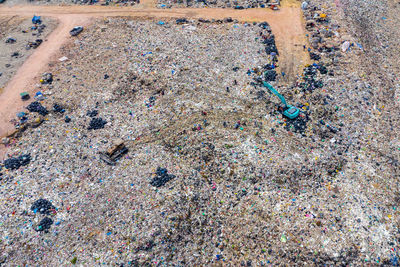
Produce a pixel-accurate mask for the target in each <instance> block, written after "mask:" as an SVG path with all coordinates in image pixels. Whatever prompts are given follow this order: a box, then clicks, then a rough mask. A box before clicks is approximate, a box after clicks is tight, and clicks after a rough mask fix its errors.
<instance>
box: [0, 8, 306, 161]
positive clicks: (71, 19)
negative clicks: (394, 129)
mask: <svg viewBox="0 0 400 267" xmlns="http://www.w3.org/2000/svg"><path fill="white" fill-rule="evenodd" d="M154 4H155V2H154V1H153V0H146V1H144V2H142V3H141V4H140V5H138V6H137V7H110V6H27V5H24V6H12V7H1V8H0V14H2V15H5V16H15V15H17V16H23V17H29V16H32V15H34V14H38V15H41V16H44V17H53V18H56V19H57V20H58V21H59V25H58V27H57V28H56V29H55V30H54V32H53V33H51V34H50V35H49V36H48V38H47V41H46V42H44V43H43V44H42V45H41V46H40V47H39V48H38V49H37V50H36V51H35V53H34V54H32V55H31V56H30V57H29V58H28V59H27V60H26V62H25V63H24V64H23V65H22V67H21V68H20V69H19V70H18V72H17V73H16V75H15V76H14V77H13V79H12V80H11V81H10V82H9V83H8V84H7V86H6V87H5V88H4V90H3V92H2V93H1V94H0V115H1V118H0V137H4V136H6V135H8V134H10V132H12V131H13V130H14V127H13V125H12V124H11V123H10V122H9V121H10V119H12V118H15V114H16V113H17V112H18V111H21V110H23V106H24V105H25V104H26V103H23V102H22V101H21V100H20V97H19V93H21V92H24V91H27V92H31V93H33V92H34V91H35V90H34V88H35V87H34V85H35V81H38V79H39V75H40V74H41V73H42V72H44V71H46V68H47V64H48V63H49V62H51V61H52V60H53V59H55V56H56V54H57V51H58V50H59V49H60V47H61V46H62V45H63V44H65V43H66V42H68V41H69V40H71V38H70V37H69V30H70V29H71V28H72V27H73V26H76V25H80V24H87V23H90V21H91V20H92V19H94V18H98V17H112V16H118V17H120V16H126V17H133V18H144V19H149V18H156V19H174V18H180V17H186V18H205V19H223V18H226V17H232V18H233V19H237V20H239V21H247V22H261V21H267V22H268V23H269V24H270V25H271V28H272V31H273V33H274V34H275V37H276V44H277V46H278V49H279V52H280V71H284V72H285V73H286V76H287V77H290V79H289V81H293V80H294V79H295V76H296V74H298V73H299V70H301V69H302V67H303V66H304V64H306V63H307V54H306V53H305V51H303V48H302V46H303V44H305V43H306V39H305V34H304V29H303V24H302V16H301V11H300V9H299V8H297V7H292V6H287V7H282V8H281V10H279V11H271V10H267V9H247V10H233V9H220V8H212V9H211V8H207V9H189V8H179V9H156V8H154V7H152V6H154ZM1 150H2V151H3V152H1ZM2 156H4V148H3V149H2V148H1V147H0V159H1V158H2Z"/></svg>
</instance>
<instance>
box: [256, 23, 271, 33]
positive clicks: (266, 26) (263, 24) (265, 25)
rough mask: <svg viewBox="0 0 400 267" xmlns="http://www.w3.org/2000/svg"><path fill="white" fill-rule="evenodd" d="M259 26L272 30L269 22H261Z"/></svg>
mask: <svg viewBox="0 0 400 267" xmlns="http://www.w3.org/2000/svg"><path fill="white" fill-rule="evenodd" d="M258 26H259V27H261V28H262V29H264V30H267V31H268V32H272V31H271V27H270V26H269V24H268V22H261V23H260V24H258Z"/></svg>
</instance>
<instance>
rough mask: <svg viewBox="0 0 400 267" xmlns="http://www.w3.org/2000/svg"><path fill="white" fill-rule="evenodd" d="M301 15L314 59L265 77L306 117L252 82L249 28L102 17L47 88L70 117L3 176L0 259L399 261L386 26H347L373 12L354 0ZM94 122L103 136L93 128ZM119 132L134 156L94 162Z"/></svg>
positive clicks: (17, 149)
mask: <svg viewBox="0 0 400 267" xmlns="http://www.w3.org/2000/svg"><path fill="white" fill-rule="evenodd" d="M373 3H375V4H377V5H378V6H380V5H384V4H385V3H379V2H373ZM310 4H311V7H310V8H308V9H307V10H305V12H304V15H305V18H306V21H308V22H310V20H314V24H315V26H313V27H309V29H310V32H309V37H310V52H311V53H312V54H311V55H313V58H318V57H320V58H319V59H318V60H315V65H312V66H306V67H305V69H304V73H303V75H301V76H299V78H298V81H297V82H296V83H295V84H285V83H284V82H283V79H281V74H278V80H277V81H276V82H271V83H272V85H274V86H275V87H276V88H277V89H278V90H279V91H280V92H281V93H282V94H283V95H284V96H285V97H286V98H287V101H288V102H289V103H290V104H293V105H296V106H297V107H299V108H301V110H302V114H301V116H300V117H299V118H298V119H296V120H295V121H289V120H286V119H284V118H283V117H282V115H281V114H280V112H279V102H278V100H277V99H276V98H275V97H273V96H271V95H270V94H268V93H267V92H266V91H265V90H264V88H262V87H260V86H259V85H258V83H257V78H260V74H261V69H262V67H265V66H266V65H269V64H271V63H272V62H271V56H270V55H267V54H266V53H265V46H264V44H263V43H262V40H265V39H264V37H266V38H267V39H268V38H270V37H271V36H270V35H269V33H268V32H267V30H266V29H262V28H261V27H260V26H259V25H250V24H235V23H224V24H210V23H196V22H195V23H189V24H187V25H176V24H175V23H174V22H173V21H171V22H167V23H166V24H164V25H157V23H156V22H150V21H149V22H142V21H129V20H126V19H112V20H111V19H105V20H101V21H98V22H97V23H95V24H94V25H95V26H92V27H91V28H89V29H87V30H85V31H84V32H83V33H82V34H81V35H80V36H79V37H78V39H77V40H76V41H75V43H74V44H72V45H71V46H70V47H66V48H64V49H63V51H62V53H63V54H64V55H65V56H67V57H68V58H69V60H68V61H65V62H63V63H58V64H56V65H55V66H54V67H53V68H52V69H50V70H49V71H51V72H52V73H53V74H54V78H55V80H54V82H53V84H52V85H46V86H43V88H41V90H43V91H44V92H45V93H46V96H47V99H46V100H45V101H43V105H44V106H46V107H47V108H48V109H49V110H50V109H51V107H52V104H53V103H59V104H61V105H63V106H64V107H65V110H66V111H65V113H63V115H61V114H58V113H54V112H51V113H50V114H49V115H47V116H46V121H45V122H44V123H43V124H42V125H40V126H39V127H38V128H33V129H31V128H29V129H28V130H26V131H25V133H24V134H23V135H22V137H21V138H19V139H13V140H12V143H14V145H13V146H12V147H11V149H10V151H11V155H10V156H15V157H17V156H20V155H23V154H27V153H30V154H31V157H32V158H31V161H30V163H29V164H28V165H26V166H22V167H20V168H19V169H18V170H3V176H2V177H3V179H2V181H1V186H2V187H1V190H0V192H1V196H2V201H3V203H2V205H0V209H1V210H0V211H1V214H2V217H1V219H0V222H1V224H0V227H1V229H2V231H0V232H1V233H3V234H2V235H1V237H0V238H1V240H2V241H1V243H0V246H2V251H3V255H2V257H3V258H2V259H3V261H4V262H6V263H7V264H40V265H60V264H62V265H65V264H67V263H68V262H71V263H73V264H83V265H95V264H101V263H104V264H107V265H113V264H114V265H115V264H119V265H121V264H124V266H125V265H129V264H131V265H138V266H142V265H145V264H147V265H158V264H171V265H182V266H184V265H190V266H193V265H200V266H204V265H211V264H219V263H220V264H227V265H233V266H238V265H242V266H253V265H254V266H258V265H266V264H273V265H279V264H290V265H292V264H299V265H305V266H309V265H323V264H326V265H363V264H383V265H385V264H386V265H389V264H391V265H398V260H399V258H398V249H399V247H398V238H399V228H398V227H399V225H398V221H399V214H398V211H397V206H398V204H399V201H400V191H399V186H398V179H397V178H398V177H399V166H398V159H399V149H400V143H399V141H398V140H397V139H396V136H395V135H394V134H393V133H395V132H396V129H398V126H399V125H398V123H399V114H398V112H393V110H398V108H399V102H398V101H397V100H398V97H399V89H398V88H397V87H395V86H396V84H397V78H395V77H396V76H395V74H396V73H397V72H396V70H397V69H396V67H397V65H396V64H398V63H396V59H395V58H394V57H395V54H394V52H392V51H395V48H394V47H391V46H390V45H396V43H395V42H394V41H395V39H394V37H395V34H397V29H393V32H394V33H393V34H391V33H390V31H389V30H388V29H384V28H381V27H375V23H376V21H377V20H378V18H379V17H380V16H381V15H382V14H380V13H379V12H377V13H376V14H375V13H373V12H371V14H370V15H369V16H368V19H367V20H366V21H364V23H367V24H359V20H360V18H358V17H357V16H354V18H352V19H350V18H349V17H350V16H349V15H348V14H349V13H347V15H346V12H350V14H352V13H355V11H354V9H355V8H356V7H355V6H359V8H364V9H365V12H367V11H369V10H368V9H369V8H371V7H372V6H371V7H370V6H363V5H361V4H360V3H357V1H354V2H351V1H349V2H345V1H341V2H339V1H336V4H338V6H336V5H334V3H332V2H331V1H327V0H326V1H318V2H317V1H310ZM314 6H315V9H314ZM321 8H324V10H321V11H319V9H321ZM384 11H385V10H384V9H383V11H382V12H384ZM390 12H391V14H395V12H394V11H390ZM390 12H389V13H390ZM321 13H324V14H327V19H326V20H321V16H320V14H321ZM316 14H317V15H316ZM364 14H365V13H364ZM361 18H362V16H361ZM381 19H382V18H381ZM385 20H387V21H388V22H387V23H388V24H392V23H393V25H396V21H392V20H394V18H393V17H392V16H389V14H388V16H387V18H386V19H385ZM359 25H370V26H369V27H368V29H369V30H371V34H370V35H369V37H371V35H374V34H375V35H379V36H382V38H383V39H384V38H386V39H384V40H387V42H388V45H389V47H390V48H388V49H386V48H385V47H384V46H382V45H380V44H379V45H377V43H376V42H375V41H374V40H373V41H371V40H370V39H371V38H367V37H364V36H363V35H362V34H360V33H359V32H360V30H359V29H360V28H359V27H360V26H359ZM397 25H398V24H397ZM357 27H358V28H357ZM388 27H389V26H388ZM324 29H325V30H326V29H328V30H329V31H325V30H324ZM390 29H391V28H390ZM385 31H388V32H389V33H385ZM260 32H261V34H260ZM392 35H393V36H392ZM160 36H162V38H160ZM268 40H269V39H268ZM378 40H379V39H378ZM345 41H349V42H350V44H351V43H353V44H354V45H353V46H351V47H350V49H348V50H345V51H342V50H341V47H342V44H343V42H345ZM357 44H359V45H357ZM307 48H308V47H307ZM307 48H306V49H307ZM378 55H379V56H378ZM374 61H375V62H381V64H382V65H383V64H388V65H389V64H390V65H391V67H390V68H389V67H388V68H385V67H383V68H380V69H379V70H378V71H373V70H376V67H375V68H374V67H371V64H370V63H371V62H374ZM278 64H279V62H278ZM395 65H396V66H395ZM392 66H393V67H392ZM325 68H326V69H325ZM385 69H387V71H385ZM389 69H390V71H389ZM389 97H391V98H389ZM393 99H394V101H393ZM93 110H97V111H98V114H97V115H94V114H95V113H96V112H93ZM88 111H89V112H88ZM391 111H392V112H391ZM66 115H67V116H68V117H70V118H71V122H69V123H66V122H65V116H66ZM89 115H91V116H92V117H93V116H94V118H102V119H103V120H105V121H107V123H106V124H105V125H104V128H101V129H98V130H94V129H91V130H89V129H88V127H89V124H90V121H91V120H92V119H93V118H92V117H91V116H89ZM32 117H33V115H32V114H29V119H30V120H34V118H32ZM116 138H123V139H124V140H125V141H126V145H127V147H128V149H129V152H128V154H126V155H125V156H124V157H123V158H122V159H121V160H120V161H118V163H117V164H116V165H115V166H109V165H106V164H105V163H104V162H102V161H100V160H99V156H98V152H100V151H104V150H106V149H107V148H109V147H110V143H111V141H112V140H114V139H116ZM159 167H160V168H165V169H166V170H163V169H158V168H159ZM39 199H47V200H50V201H51V205H50V204H49V203H48V202H46V201H39V202H35V201H38V200H39ZM34 203H36V204H35V205H34V207H31V206H32V205H33V204H34ZM37 203H43V205H44V206H43V207H42V206H40V205H38V204H37ZM41 211H42V212H41ZM46 218H47V219H46Z"/></svg>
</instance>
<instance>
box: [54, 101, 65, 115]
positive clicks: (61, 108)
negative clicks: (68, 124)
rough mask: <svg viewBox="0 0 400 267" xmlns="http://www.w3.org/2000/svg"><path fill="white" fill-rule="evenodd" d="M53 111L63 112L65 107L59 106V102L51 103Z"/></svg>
mask: <svg viewBox="0 0 400 267" xmlns="http://www.w3.org/2000/svg"><path fill="white" fill-rule="evenodd" d="M53 111H54V112H56V113H64V112H65V109H64V107H63V106H61V105H60V104H57V103H55V104H54V105H53Z"/></svg>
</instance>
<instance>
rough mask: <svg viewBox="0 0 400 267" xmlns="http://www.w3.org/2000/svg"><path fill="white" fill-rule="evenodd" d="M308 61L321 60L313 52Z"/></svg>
mask: <svg viewBox="0 0 400 267" xmlns="http://www.w3.org/2000/svg"><path fill="white" fill-rule="evenodd" d="M310 59H311V60H317V61H318V60H320V59H321V56H320V55H318V54H316V53H313V52H310Z"/></svg>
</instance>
